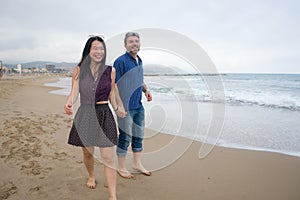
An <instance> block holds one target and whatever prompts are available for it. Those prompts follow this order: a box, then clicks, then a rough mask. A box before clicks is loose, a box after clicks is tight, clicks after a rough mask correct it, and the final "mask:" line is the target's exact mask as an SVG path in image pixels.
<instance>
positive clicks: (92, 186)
mask: <svg viewBox="0 0 300 200" xmlns="http://www.w3.org/2000/svg"><path fill="white" fill-rule="evenodd" d="M86 186H87V187H88V188H90V189H95V188H96V181H95V178H89V180H88V181H87V183H86Z"/></svg>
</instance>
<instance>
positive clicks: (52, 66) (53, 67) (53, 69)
mask: <svg viewBox="0 0 300 200" xmlns="http://www.w3.org/2000/svg"><path fill="white" fill-rule="evenodd" d="M46 69H47V71H48V72H54V71H55V65H52V64H47V65H46Z"/></svg>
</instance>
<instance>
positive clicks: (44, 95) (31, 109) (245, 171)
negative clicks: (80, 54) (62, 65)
mask: <svg viewBox="0 0 300 200" xmlns="http://www.w3.org/2000/svg"><path fill="white" fill-rule="evenodd" d="M57 80H58V77H54V76H50V77H49V76H27V77H19V76H14V77H3V78H2V79H0V113H1V114H0V145H1V146H0V155H1V158H0V173H1V174H0V200H1V199H11V200H14V199H18V200H19V199H24V200H26V199H30V200H35V199H51V200H52V199H72V200H77V199H78V200H79V199H80V200H81V199H91V200H93V199H107V198H108V193H107V188H106V187H105V186H104V185H105V182H104V177H103V166H102V164H101V163H100V162H99V161H97V162H96V167H95V171H96V179H97V182H98V185H97V188H96V189H94V190H90V189H88V188H87V187H85V183H86V180H87V172H86V170H85V167H84V164H83V162H82V152H81V149H80V148H76V147H72V146H70V145H67V137H68V134H69V129H70V126H71V123H72V118H71V117H70V116H67V115H65V114H64V113H63V105H64V103H65V100H66V97H64V96H59V95H55V94H49V93H48V92H49V91H50V90H53V89H55V88H51V87H46V86H43V84H44V83H45V82H51V81H57ZM172 139H173V136H170V135H166V134H156V135H155V136H154V137H151V138H149V139H147V140H146V141H145V145H144V146H145V152H152V151H154V150H157V149H160V148H161V147H163V146H165V145H167V144H169V142H170V141H171V140H172ZM183 140H184V139H183ZM200 146H201V143H198V142H193V144H192V145H191V146H190V148H189V149H188V150H187V151H186V152H185V153H184V154H183V156H181V157H180V158H179V159H178V160H177V161H176V162H174V163H173V164H172V165H169V166H166V167H164V168H162V169H160V170H157V171H154V173H153V175H152V176H151V177H146V176H143V175H141V174H135V179H132V180H126V179H122V178H121V177H119V176H118V180H117V182H118V184H117V194H118V199H121V200H122V199H124V200H131V199H132V200H133V199H137V200H144V199H145V200H147V199H151V200H155V199H158V200H165V199H172V200H177V199H178V200H179V199H191V200H192V199H204V200H210V199H222V200H227V199H228V200H241V199H249V200H253V199H255V200H259V199H261V200H268V199H270V200H277V199H278V200H282V199H286V200H299V199H300V190H299V188H300V158H299V157H293V156H287V155H282V154H276V153H269V152H259V151H248V150H239V149H230V148H222V147H215V148H214V149H213V151H212V152H211V153H210V154H209V155H208V156H207V157H205V158H204V159H201V160H200V159H198V152H199V148H200ZM157 155H158V156H157V161H158V162H159V160H161V159H164V158H162V157H160V156H159V153H158V154H157ZM149 162H151V161H149V160H148V161H147V160H145V165H147V164H151V163H149Z"/></svg>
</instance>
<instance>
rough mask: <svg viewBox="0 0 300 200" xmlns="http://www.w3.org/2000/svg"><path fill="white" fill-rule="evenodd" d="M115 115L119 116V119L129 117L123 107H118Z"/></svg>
mask: <svg viewBox="0 0 300 200" xmlns="http://www.w3.org/2000/svg"><path fill="white" fill-rule="evenodd" d="M115 113H116V114H117V115H118V117H121V118H124V117H126V115H127V112H126V111H125V109H124V107H123V106H118V107H117V109H116V110H115Z"/></svg>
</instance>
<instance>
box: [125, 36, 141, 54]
mask: <svg viewBox="0 0 300 200" xmlns="http://www.w3.org/2000/svg"><path fill="white" fill-rule="evenodd" d="M125 48H126V50H127V51H128V52H129V53H131V54H137V53H138V51H139V50H140V39H139V38H138V37H136V36H130V37H128V38H127V39H126V44H125Z"/></svg>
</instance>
